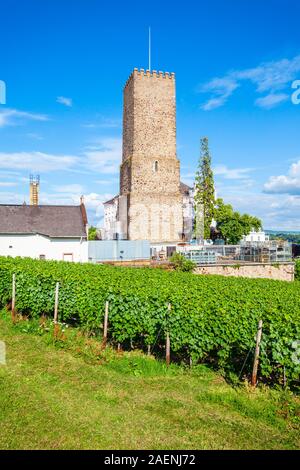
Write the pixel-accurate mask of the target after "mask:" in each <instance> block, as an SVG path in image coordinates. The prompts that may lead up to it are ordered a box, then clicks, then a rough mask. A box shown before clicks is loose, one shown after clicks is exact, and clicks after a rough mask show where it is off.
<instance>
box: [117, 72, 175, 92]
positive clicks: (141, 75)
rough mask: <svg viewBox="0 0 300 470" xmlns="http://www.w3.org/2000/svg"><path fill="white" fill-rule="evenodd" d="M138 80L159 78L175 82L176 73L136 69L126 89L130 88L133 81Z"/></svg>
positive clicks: (127, 82) (126, 84)
mask: <svg viewBox="0 0 300 470" xmlns="http://www.w3.org/2000/svg"><path fill="white" fill-rule="evenodd" d="M134 77H136V78H144V77H151V78H158V79H170V80H175V73H174V72H162V71H157V70H145V69H138V68H134V69H133V72H132V73H131V74H130V76H129V78H128V80H127V81H126V83H125V86H124V88H126V87H127V86H128V84H129V83H130V82H131V80H132V79H133V78H134Z"/></svg>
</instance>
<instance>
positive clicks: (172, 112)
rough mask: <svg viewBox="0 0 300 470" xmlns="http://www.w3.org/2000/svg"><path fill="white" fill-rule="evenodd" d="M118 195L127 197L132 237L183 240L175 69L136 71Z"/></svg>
mask: <svg viewBox="0 0 300 470" xmlns="http://www.w3.org/2000/svg"><path fill="white" fill-rule="evenodd" d="M120 196H123V197H124V196H125V197H127V238H128V239H129V240H141V239H145V240H150V241H151V242H164V241H167V242H170V241H172V242H176V241H179V240H180V239H181V237H182V231H183V214H182V195H181V192H180V163H179V160H178V159H177V154H176V102H175V75H174V74H173V73H172V74H169V73H162V72H158V73H157V72H156V71H153V72H150V71H144V70H143V69H141V70H138V69H134V71H133V73H132V74H131V76H130V77H129V79H128V81H127V83H126V85H125V88H124V108H123V157H122V164H121V169H120Z"/></svg>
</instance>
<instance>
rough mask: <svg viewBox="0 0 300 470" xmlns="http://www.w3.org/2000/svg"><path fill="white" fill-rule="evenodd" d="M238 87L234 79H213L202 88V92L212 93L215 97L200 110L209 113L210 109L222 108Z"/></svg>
mask: <svg viewBox="0 0 300 470" xmlns="http://www.w3.org/2000/svg"><path fill="white" fill-rule="evenodd" d="M238 87H239V84H238V82H237V81H236V79H234V78H230V77H224V78H214V79H213V80H211V81H210V82H209V83H207V84H206V85H204V86H203V88H202V91H203V92H213V93H214V95H215V96H214V97H213V98H211V99H209V100H208V101H207V102H206V103H205V104H204V105H203V106H202V109H204V111H210V110H211V109H215V108H219V107H220V106H223V104H225V103H226V101H227V99H228V98H229V96H230V95H232V93H233V92H234V91H235V90H236V89H237V88H238Z"/></svg>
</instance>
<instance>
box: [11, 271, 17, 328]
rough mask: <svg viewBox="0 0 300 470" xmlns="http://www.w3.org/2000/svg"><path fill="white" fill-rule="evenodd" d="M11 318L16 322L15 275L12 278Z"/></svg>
mask: <svg viewBox="0 0 300 470" xmlns="http://www.w3.org/2000/svg"><path fill="white" fill-rule="evenodd" d="M11 318H12V321H13V323H16V275H15V274H13V278H12V300H11Z"/></svg>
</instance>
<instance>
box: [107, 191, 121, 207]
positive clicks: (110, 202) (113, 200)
mask: <svg viewBox="0 0 300 470" xmlns="http://www.w3.org/2000/svg"><path fill="white" fill-rule="evenodd" d="M119 197H120V196H119V194H117V195H116V196H115V197H113V198H112V199H110V200H109V201H105V202H103V205H104V206H105V205H106V204H113V203H114V202H115V200H116V199H118V198H119Z"/></svg>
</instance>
